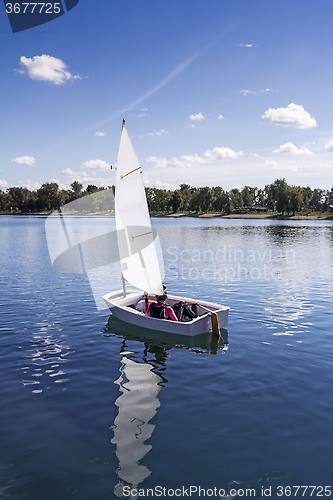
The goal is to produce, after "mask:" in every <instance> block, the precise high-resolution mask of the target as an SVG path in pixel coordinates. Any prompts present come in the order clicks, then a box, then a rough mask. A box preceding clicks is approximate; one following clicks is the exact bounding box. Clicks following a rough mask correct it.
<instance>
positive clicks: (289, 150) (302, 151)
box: [273, 142, 314, 155]
mask: <svg viewBox="0 0 333 500" xmlns="http://www.w3.org/2000/svg"><path fill="white" fill-rule="evenodd" d="M273 153H276V154H289V155H313V154H314V153H313V152H312V151H310V150H309V149H307V148H306V147H305V146H302V147H300V148H299V149H297V147H296V146H295V145H294V144H293V143H292V142H287V143H286V144H282V145H281V146H280V147H279V149H274V151H273Z"/></svg>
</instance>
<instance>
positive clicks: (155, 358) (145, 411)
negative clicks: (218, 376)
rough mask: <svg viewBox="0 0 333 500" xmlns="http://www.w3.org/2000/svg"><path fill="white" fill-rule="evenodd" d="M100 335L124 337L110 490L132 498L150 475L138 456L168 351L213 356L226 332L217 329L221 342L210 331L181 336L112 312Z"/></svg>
mask: <svg viewBox="0 0 333 500" xmlns="http://www.w3.org/2000/svg"><path fill="white" fill-rule="evenodd" d="M104 335H105V336H112V337H113V336H119V337H121V338H122V339H123V341H122V348H121V351H120V356H121V366H120V377H119V378H118V379H117V380H116V381H115V384H117V385H119V391H120V392H121V395H120V396H119V397H118V398H117V400H116V401H115V404H116V406H117V407H118V414H117V416H116V418H115V421H114V425H113V426H112V427H111V428H112V429H113V431H114V436H113V438H112V440H111V443H113V444H115V445H116V455H117V458H118V461H119V467H118V469H117V475H118V478H119V481H118V484H117V485H116V486H115V488H114V493H115V495H116V496H117V497H123V496H125V495H124V492H126V497H127V498H131V496H129V494H128V492H129V490H131V489H136V488H137V487H138V485H139V484H140V483H142V482H143V481H144V480H145V479H146V478H147V477H148V476H149V475H150V474H151V471H150V470H149V469H148V467H146V466H145V465H142V464H140V460H142V459H143V458H144V457H145V455H146V454H147V453H148V452H149V451H150V450H151V448H152V446H151V445H148V444H146V443H145V442H146V441H147V439H149V438H150V437H151V435H152V433H153V431H154V428H155V425H154V424H151V423H150V421H151V419H152V418H153V417H154V415H155V414H156V412H157V409H158V407H159V406H160V401H159V398H158V394H159V392H160V390H161V389H162V387H163V386H164V384H165V383H167V380H166V378H165V376H164V374H165V371H166V361H167V357H168V356H169V351H170V350H171V349H188V350H189V351H192V352H195V353H202V354H217V352H218V350H226V349H228V345H229V344H228V332H227V331H226V330H221V338H220V340H218V339H217V338H216V337H215V336H214V335H212V334H209V333H208V334H205V335H198V336H196V337H183V336H179V335H170V334H165V333H162V332H154V331H152V330H146V329H142V328H135V327H133V326H132V325H128V324H126V323H123V322H122V321H120V320H117V319H116V318H115V317H112V316H111V317H110V318H109V321H108V323H107V325H106V327H105V329H104ZM130 341H136V344H135V352H134V351H132V350H131V349H128V346H127V344H128V343H129V342H130ZM140 347H141V348H140ZM125 487H127V488H126V489H125V490H124V488H125Z"/></svg>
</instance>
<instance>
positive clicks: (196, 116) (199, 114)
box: [189, 113, 205, 122]
mask: <svg viewBox="0 0 333 500" xmlns="http://www.w3.org/2000/svg"><path fill="white" fill-rule="evenodd" d="M204 118H205V117H204V115H203V114H202V113H198V114H197V115H191V116H189V119H190V120H193V121H198V122H200V121H201V120H203V119H204Z"/></svg>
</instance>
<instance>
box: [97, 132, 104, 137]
mask: <svg viewBox="0 0 333 500" xmlns="http://www.w3.org/2000/svg"><path fill="white" fill-rule="evenodd" d="M95 135H96V136H97V137H104V136H105V135H106V132H96V133H95Z"/></svg>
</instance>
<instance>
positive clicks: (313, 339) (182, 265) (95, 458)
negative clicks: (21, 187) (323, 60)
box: [0, 216, 333, 500]
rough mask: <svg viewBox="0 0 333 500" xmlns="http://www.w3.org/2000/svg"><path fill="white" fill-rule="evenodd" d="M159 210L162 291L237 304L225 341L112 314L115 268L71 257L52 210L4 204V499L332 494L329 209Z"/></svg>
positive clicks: (92, 224) (0, 387)
mask: <svg viewBox="0 0 333 500" xmlns="http://www.w3.org/2000/svg"><path fill="white" fill-rule="evenodd" d="M73 220H74V219H73ZM74 222H75V220H74ZM109 222H110V219H107V218H102V217H101V218H98V219H95V218H86V219H77V220H76V222H75V224H77V227H78V232H80V231H81V230H84V231H86V232H88V233H89V232H90V231H91V232H93V231H94V229H95V228H96V227H97V226H98V225H105V224H108V223H109ZM153 226H154V227H155V229H157V231H158V234H159V237H160V242H161V247H162V251H163V255H164V267H165V275H166V277H165V283H166V285H167V288H168V291H169V292H170V293H171V292H174V293H177V294H184V295H185V296H190V297H196V298H198V299H207V300H210V301H213V302H214V301H216V302H218V303H221V304H225V305H228V306H230V308H231V310H230V315H229V324H228V327H227V329H226V330H223V331H222V339H221V341H220V343H219V344H218V343H217V342H216V341H215V340H214V339H212V338H211V337H210V336H209V335H208V336H204V337H200V338H198V339H196V338H194V339H192V341H191V340H186V339H182V338H174V337H172V336H171V337H170V336H164V335H157V334H154V333H152V332H147V331H144V330H138V329H135V328H134V327H130V326H127V325H124V324H122V323H121V322H119V321H116V320H115V318H112V317H110V314H109V311H108V310H106V309H98V308H97V307H96V303H95V300H94V295H93V293H92V289H93V292H94V293H95V295H96V293H97V294H98V287H99V286H100V288H101V289H102V288H103V287H104V286H105V283H102V282H103V281H104V282H105V281H106V286H107V287H109V290H115V289H119V288H121V283H120V280H119V278H118V274H117V272H116V271H115V269H114V270H113V272H110V275H108V276H106V275H105V274H106V273H105V272H104V270H103V269H102V268H100V269H99V270H98V273H97V274H96V275H95V277H94V279H92V278H91V276H90V278H91V279H90V281H89V279H88V277H87V275H85V274H68V273H67V274H66V273H59V272H57V271H55V270H54V269H53V268H52V266H51V263H50V257H49V252H48V247H47V243H46V237H45V218H43V217H15V216H11V217H7V216H1V218H0V250H1V251H0V261H1V273H0V287H1V288H0V289H1V325H0V360H1V363H0V380H1V384H0V433H1V440H0V499H9V500H11V499H12V500H53V499H54V500H63V499H72V498H73V499H80V500H81V499H82V500H83V499H85V500H106V499H112V498H117V497H122V496H123V498H129V494H130V493H131V494H132V497H135V493H136V491H137V492H138V493H139V494H140V496H141V497H144V498H145V497H150V498H151V497H153V498H157V497H163V498H168V497H170V496H178V497H184V498H187V497H189V496H191V497H193V498H199V493H200V497H204V496H205V497H211V498H223V493H224V498H243V497H247V498H248V497H250V496H251V497H252V498H256V499H260V498H267V497H270V498H287V497H289V496H290V497H293V498H317V497H329V496H331V493H330V492H331V490H332V489H333V488H332V486H333V484H332V483H333V452H332V437H333V430H332V429H333V425H332V415H333V390H332V387H333V370H332V361H333V353H332V346H333V328H332V324H333V314H332V292H333V279H332V278H333V223H332V222H329V221H327V222H326V221H292V222H291V221H269V220H221V219H198V218H193V219H190V218H178V219H176V218H164V219H162V218H161V219H158V218H155V219H153ZM82 228H83V229H82ZM114 265H115V266H117V265H118V264H117V263H116V264H114ZM96 290H97V292H96ZM99 307H100V305H99ZM297 486H302V489H301V488H299V489H297ZM306 486H308V487H309V488H308V489H306V488H305V487H306ZM310 487H311V488H310ZM163 488H164V489H163ZM200 488H201V490H200ZM325 488H326V489H325ZM135 490H136V491H135ZM228 495H229V496H228Z"/></svg>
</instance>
